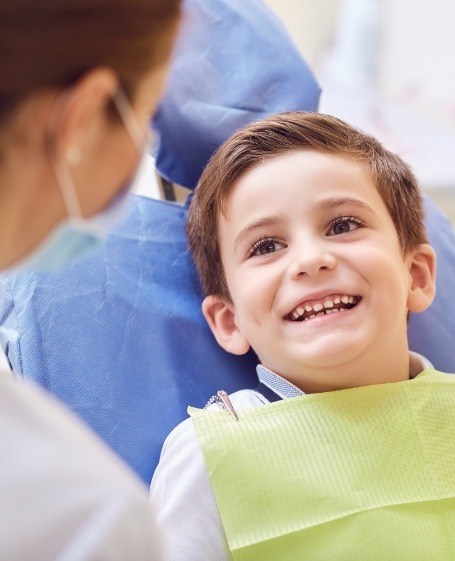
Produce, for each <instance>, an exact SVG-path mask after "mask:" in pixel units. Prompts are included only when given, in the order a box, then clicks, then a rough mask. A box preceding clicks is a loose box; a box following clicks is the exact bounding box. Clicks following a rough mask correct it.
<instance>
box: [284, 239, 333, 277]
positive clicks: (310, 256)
mask: <svg viewBox="0 0 455 561" xmlns="http://www.w3.org/2000/svg"><path fill="white" fill-rule="evenodd" d="M335 266H336V258H335V255H334V254H333V253H332V252H331V251H329V250H328V248H327V247H321V246H320V245H319V244H318V243H313V244H311V246H310V247H306V248H300V249H299V250H297V251H296V252H295V255H294V256H293V259H292V263H291V265H290V268H289V272H290V276H291V277H292V278H300V277H302V276H303V275H308V276H310V277H312V276H315V275H317V274H318V273H319V272H320V271H323V270H328V271H330V270H332V269H333V268H334V267H335Z"/></svg>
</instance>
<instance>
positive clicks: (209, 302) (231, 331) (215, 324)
mask: <svg viewBox="0 0 455 561" xmlns="http://www.w3.org/2000/svg"><path fill="white" fill-rule="evenodd" d="M202 312H203V314H204V317H205V319H206V320H207V323H208V324H209V326H210V329H211V330H212V333H213V335H214V336H215V339H216V340H217V342H218V344H219V345H220V347H222V348H223V349H224V350H225V351H227V352H229V353H232V354H235V355H243V354H245V353H247V352H248V350H249V348H250V344H249V343H248V341H247V340H246V339H245V337H244V336H243V333H242V332H241V331H240V329H239V328H238V326H237V324H236V320H235V310H234V305H233V304H232V303H231V302H228V301H227V300H225V299H224V298H221V297H220V296H214V295H211V296H207V297H206V298H205V299H204V301H203V302H202Z"/></svg>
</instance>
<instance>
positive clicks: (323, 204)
mask: <svg viewBox="0 0 455 561" xmlns="http://www.w3.org/2000/svg"><path fill="white" fill-rule="evenodd" d="M343 205H354V206H360V207H362V208H365V209H366V210H369V211H370V212H372V213H373V214H376V213H375V211H374V210H373V209H372V208H371V206H370V205H368V204H367V203H365V202H363V201H361V200H360V199H355V198H353V197H329V198H327V199H323V200H322V201H319V202H318V203H316V205H315V207H316V210H324V209H327V208H329V209H330V208H337V207H339V206H343Z"/></svg>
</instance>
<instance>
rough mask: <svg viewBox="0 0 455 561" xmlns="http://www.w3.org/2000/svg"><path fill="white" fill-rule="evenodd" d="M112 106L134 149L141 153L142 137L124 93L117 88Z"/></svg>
mask: <svg viewBox="0 0 455 561" xmlns="http://www.w3.org/2000/svg"><path fill="white" fill-rule="evenodd" d="M113 101H114V104H115V106H116V108H117V111H118V112H119V114H120V117H121V119H122V121H123V124H124V125H125V128H126V130H127V131H128V133H129V135H130V137H131V140H132V141H133V142H134V144H135V145H136V148H137V149H138V150H139V151H141V150H142V146H143V144H144V135H143V133H142V130H141V127H140V126H139V124H138V122H137V120H136V116H135V115H134V112H133V109H132V108H131V104H130V102H129V101H128V98H127V97H126V94H125V92H124V91H123V89H122V88H121V87H119V88H118V89H117V91H116V93H115V95H114V97H113Z"/></svg>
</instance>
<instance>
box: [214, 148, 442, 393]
mask: <svg viewBox="0 0 455 561" xmlns="http://www.w3.org/2000/svg"><path fill="white" fill-rule="evenodd" d="M219 239H220V250H221V257H222V262H223V266H224V271H225V275H226V280H227V285H228V288H229V291H230V295H231V297H232V302H231V303H230V302H226V301H225V300H223V299H221V298H219V297H210V296H209V297H208V298H207V299H206V301H205V302H204V306H203V309H204V313H205V315H206V317H207V319H208V321H209V324H210V325H211V328H212V330H213V331H214V334H215V336H216V337H217V340H218V341H219V343H220V344H221V345H222V346H223V347H224V348H225V349H226V350H228V351H230V352H234V353H237V354H241V353H243V352H246V351H247V349H248V348H249V346H250V345H251V347H252V348H253V349H254V350H255V352H256V353H257V355H258V357H259V359H260V361H261V363H262V364H263V365H264V366H266V367H268V368H270V369H271V370H273V371H274V372H276V373H278V374H281V375H282V376H284V377H285V378H287V379H289V380H290V381H292V382H293V383H294V384H296V385H298V386H300V387H302V389H305V390H306V391H323V390H324V389H335V388H337V387H351V386H353V385H354V386H355V385H359V383H358V382H360V381H358V380H357V379H356V376H358V374H359V373H360V372H363V373H365V372H371V373H372V374H371V375H372V377H373V379H372V380H371V381H369V382H368V383H380V382H383V381H387V379H386V378H384V379H377V375H376V374H373V372H376V370H377V366H378V364H381V365H382V368H381V369H380V370H381V371H384V370H385V365H387V368H388V369H395V370H396V369H403V367H404V364H406V365H407V361H408V356H407V349H408V347H407V334H406V325H407V312H408V310H409V309H410V310H411V311H421V310H423V309H424V308H425V307H426V306H427V305H428V304H429V303H430V302H431V299H432V297H433V292H434V286H433V276H434V256H433V253H432V250H431V248H429V246H427V245H426V244H424V245H422V246H420V247H419V248H418V250H416V252H413V253H412V254H410V255H408V256H406V257H403V255H402V252H401V248H400V246H399V243H398V236H397V232H396V229H395V227H394V224H393V222H392V218H391V217H390V215H389V212H388V211H387V208H386V206H385V203H384V201H383V200H382V198H381V196H380V195H379V193H378V191H377V189H376V187H375V186H374V184H373V182H372V180H371V177H370V174H369V172H368V170H367V169H366V168H365V167H363V166H362V165H361V164H359V163H357V162H355V161H353V160H349V159H346V158H342V157H340V156H334V155H327V154H323V153H318V152H314V151H309V150H295V151H291V152H289V153H287V154H284V155H279V156H276V157H275V158H273V159H271V160H266V161H265V162H264V163H262V164H260V165H258V166H256V167H254V168H252V169H250V170H248V171H247V172H246V173H245V174H244V175H243V176H241V177H240V179H239V180H238V181H237V183H236V184H235V186H234V188H233V190H232V191H231V193H230V194H229V196H228V198H227V199H226V201H225V214H224V216H220V219H219ZM430 285H431V286H430ZM335 309H337V310H340V311H333V310H335ZM406 368H407V366H406ZM395 370H393V371H395ZM386 375H387V374H386ZM386 375H385V377H386ZM375 376H376V377H375ZM364 383H365V381H364Z"/></svg>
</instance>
